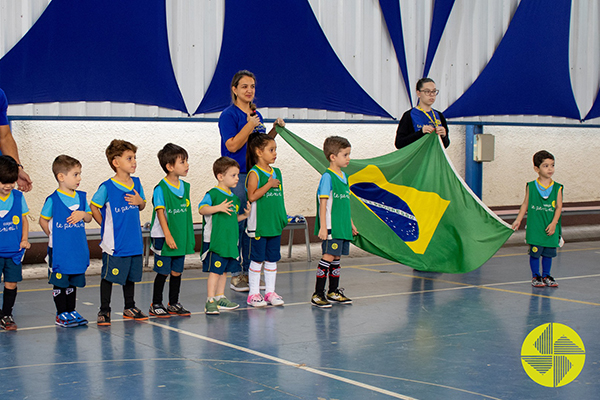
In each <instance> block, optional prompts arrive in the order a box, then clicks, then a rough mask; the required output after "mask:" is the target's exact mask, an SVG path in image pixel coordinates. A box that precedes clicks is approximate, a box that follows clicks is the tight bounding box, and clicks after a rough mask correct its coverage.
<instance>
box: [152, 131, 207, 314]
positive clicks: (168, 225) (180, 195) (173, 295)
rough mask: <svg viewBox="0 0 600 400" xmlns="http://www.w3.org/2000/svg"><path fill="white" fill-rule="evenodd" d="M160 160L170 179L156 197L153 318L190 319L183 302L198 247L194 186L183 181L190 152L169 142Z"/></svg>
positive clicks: (164, 181)
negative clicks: (190, 259) (188, 263)
mask: <svg viewBox="0 0 600 400" xmlns="http://www.w3.org/2000/svg"><path fill="white" fill-rule="evenodd" d="M158 161H159V163H160V166H161V167H162V169H163V170H164V171H165V173H166V174H167V176H166V177H165V178H164V179H163V180H161V181H160V182H159V184H158V185H156V187H155V188H154V195H153V196H152V204H153V205H154V212H153V213H152V225H151V228H150V236H151V237H152V251H153V252H154V271H155V272H156V278H155V279H154V291H153V294H152V304H151V305H150V315H154V316H156V317H159V318H168V317H169V316H170V314H173V315H179V316H190V315H191V313H190V312H189V311H188V310H186V309H185V308H183V306H182V305H181V304H180V303H179V290H180V287H181V274H182V273H183V263H184V261H185V255H186V254H194V246H195V245H196V238H195V237H194V222H193V221H192V209H191V207H190V184H189V183H187V182H184V181H182V180H180V179H179V178H180V177H182V176H187V174H188V170H189V167H190V165H189V164H188V153H187V151H185V149H184V148H182V147H179V146H177V145H176V144H173V143H168V144H166V145H165V147H163V148H162V150H161V151H159V152H158ZM157 219H158V223H157ZM165 243H166V246H165ZM168 275H171V277H170V279H169V304H168V306H167V307H166V308H165V306H164V305H163V304H162V302H163V289H164V287H165V281H166V280H167V276H168Z"/></svg>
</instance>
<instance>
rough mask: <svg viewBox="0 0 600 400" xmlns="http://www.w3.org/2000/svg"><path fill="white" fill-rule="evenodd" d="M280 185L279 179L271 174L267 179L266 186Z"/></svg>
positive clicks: (274, 186)
mask: <svg viewBox="0 0 600 400" xmlns="http://www.w3.org/2000/svg"><path fill="white" fill-rule="evenodd" d="M279 185H281V181H280V180H279V179H274V178H273V175H271V176H269V180H268V181H267V186H269V187H272V188H278V187H279Z"/></svg>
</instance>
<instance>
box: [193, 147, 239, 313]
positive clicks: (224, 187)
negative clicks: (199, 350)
mask: <svg viewBox="0 0 600 400" xmlns="http://www.w3.org/2000/svg"><path fill="white" fill-rule="evenodd" d="M213 173H214V175H215V178H217V181H218V184H217V186H216V187H214V188H212V189H210V190H209V191H208V192H207V193H206V195H205V196H204V198H203V199H202V201H201V202H200V204H199V205H198V211H199V212H200V214H201V215H202V216H203V217H204V226H203V234H202V238H203V243H202V270H203V271H204V272H208V273H209V275H208V282H207V292H208V297H207V299H206V304H205V306H204V312H205V313H206V314H219V312H220V311H219V310H234V309H236V308H238V307H239V304H237V303H234V302H232V301H229V300H228V299H227V297H225V284H226V283H227V272H232V271H237V270H239V264H240V252H239V249H238V241H239V225H238V222H239V221H243V220H244V219H246V218H248V214H249V213H250V205H249V203H247V204H246V207H245V213H244V214H238V211H239V209H240V207H241V204H240V199H239V198H238V197H237V196H236V195H235V194H233V192H232V191H231V189H232V188H234V187H235V186H236V185H237V183H238V181H239V173H240V165H239V164H238V162H237V161H235V160H234V159H232V158H229V157H220V158H218V159H217V160H216V161H215V162H214V164H213Z"/></svg>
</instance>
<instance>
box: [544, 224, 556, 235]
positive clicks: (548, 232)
mask: <svg viewBox="0 0 600 400" xmlns="http://www.w3.org/2000/svg"><path fill="white" fill-rule="evenodd" d="M555 231H556V224H553V223H552V222H551V223H550V225H548V226H547V227H546V235H548V236H552V235H554V232H555Z"/></svg>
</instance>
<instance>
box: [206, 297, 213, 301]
mask: <svg viewBox="0 0 600 400" xmlns="http://www.w3.org/2000/svg"><path fill="white" fill-rule="evenodd" d="M213 300H215V298H214V297H207V298H206V301H207V302H211V301H213Z"/></svg>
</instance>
